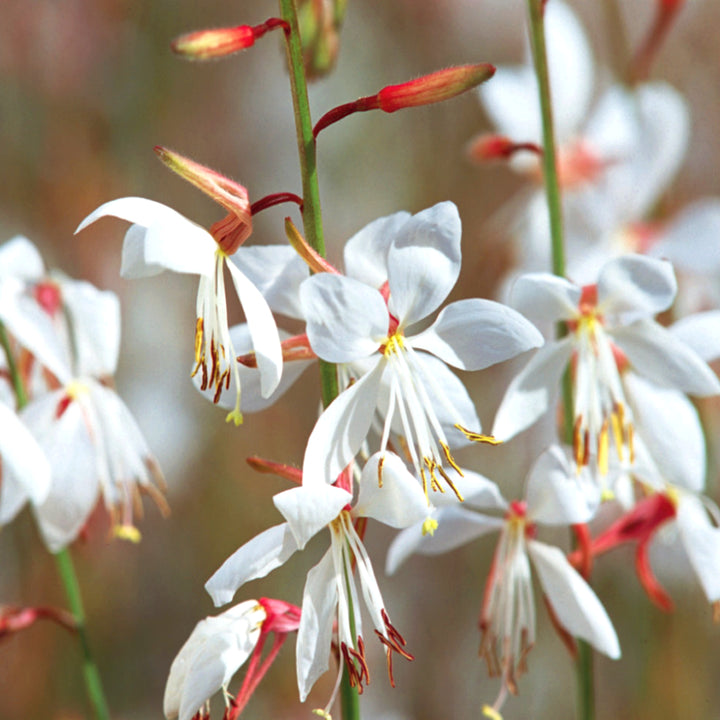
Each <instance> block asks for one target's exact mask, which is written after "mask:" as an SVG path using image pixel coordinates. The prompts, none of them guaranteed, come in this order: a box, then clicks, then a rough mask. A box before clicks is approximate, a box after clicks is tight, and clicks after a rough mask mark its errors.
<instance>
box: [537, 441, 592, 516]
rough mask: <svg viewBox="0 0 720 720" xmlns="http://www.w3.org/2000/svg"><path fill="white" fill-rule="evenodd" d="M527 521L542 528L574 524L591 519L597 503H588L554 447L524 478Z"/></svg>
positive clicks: (572, 473) (563, 453)
mask: <svg viewBox="0 0 720 720" xmlns="http://www.w3.org/2000/svg"><path fill="white" fill-rule="evenodd" d="M525 499H526V500H527V513H528V518H529V519H531V520H532V521H533V522H539V523H543V524H545V525H575V524H579V523H586V522H588V521H589V520H591V519H592V517H593V515H594V514H595V510H596V509H597V505H598V504H599V498H597V502H591V500H590V498H588V496H587V493H586V492H585V490H584V488H583V487H582V485H581V484H580V478H578V477H577V475H576V473H575V472H574V471H573V470H572V469H571V467H570V463H569V462H568V459H567V456H566V455H565V452H564V451H563V449H562V448H560V447H559V446H558V445H552V446H551V447H549V448H548V449H547V450H546V451H545V452H544V453H543V454H542V455H541V456H540V457H539V458H538V459H537V461H536V462H535V464H534V465H533V467H532V469H531V470H530V474H529V475H528V482H527V490H526V491H525Z"/></svg>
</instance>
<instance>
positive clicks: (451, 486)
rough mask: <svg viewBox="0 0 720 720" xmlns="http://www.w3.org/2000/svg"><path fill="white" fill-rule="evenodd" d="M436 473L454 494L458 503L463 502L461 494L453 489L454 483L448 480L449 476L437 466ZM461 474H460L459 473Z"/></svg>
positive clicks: (455, 488)
mask: <svg viewBox="0 0 720 720" xmlns="http://www.w3.org/2000/svg"><path fill="white" fill-rule="evenodd" d="M437 469H438V472H439V473H440V474H441V475H442V476H443V479H444V480H445V482H446V483H447V484H448V485H449V486H450V489H451V490H452V491H453V492H454V493H455V496H456V497H457V499H458V500H459V501H460V502H465V498H464V497H463V496H462V493H461V492H460V491H459V490H458V489H457V487H455V483H454V482H453V481H452V480H451V479H450V476H449V475H448V474H447V473H446V472H445V471H444V470H443V469H442V467H440V465H438V467H437ZM461 474H462V473H461Z"/></svg>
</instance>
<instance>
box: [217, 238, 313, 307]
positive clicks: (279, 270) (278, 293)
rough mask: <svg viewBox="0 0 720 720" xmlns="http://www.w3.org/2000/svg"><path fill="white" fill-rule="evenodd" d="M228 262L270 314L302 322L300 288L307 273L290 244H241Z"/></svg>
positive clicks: (305, 267)
mask: <svg viewBox="0 0 720 720" xmlns="http://www.w3.org/2000/svg"><path fill="white" fill-rule="evenodd" d="M229 259H230V262H231V263H233V264H235V265H237V267H238V268H240V271H241V272H242V273H243V275H245V277H247V278H248V279H249V280H250V282H251V283H252V284H253V285H254V286H255V287H256V288H257V289H258V290H259V291H260V294H261V295H262V296H263V297H264V298H265V301H266V302H267V304H268V305H269V306H270V309H271V310H272V311H273V312H276V313H280V314H281V315H286V316H287V317H291V318H298V319H303V314H302V310H301V308H300V285H301V284H302V283H303V281H304V280H307V278H308V277H309V275H310V272H309V270H308V267H307V265H306V264H305V262H304V261H303V260H302V258H301V257H300V256H299V255H298V254H297V253H296V252H295V250H293V248H292V247H290V245H250V246H246V245H241V246H240V247H239V248H238V249H237V251H236V252H235V254H234V255H232V256H231V257H230V258H229Z"/></svg>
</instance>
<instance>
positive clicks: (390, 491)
mask: <svg viewBox="0 0 720 720" xmlns="http://www.w3.org/2000/svg"><path fill="white" fill-rule="evenodd" d="M381 457H382V456H381V455H380V454H376V455H373V457H372V458H370V460H369V461H368V462H367V464H366V465H365V468H364V469H363V472H362V478H361V482H360V490H359V493H358V497H357V500H356V501H355V502H354V503H353V498H352V494H351V493H350V492H348V491H347V490H345V489H343V488H341V487H336V486H335V485H327V484H325V483H313V484H304V485H303V486H301V487H298V488H293V489H291V490H286V491H284V492H282V493H280V494H278V495H276V496H275V498H274V502H275V505H276V507H277V508H278V509H279V510H280V512H281V513H282V514H283V515H284V516H285V518H286V519H287V522H286V523H282V524H281V525H276V526H274V527H272V528H270V529H268V530H266V531H264V532H262V533H260V534H259V535H257V536H256V537H255V538H253V539H252V540H250V541H249V542H248V543H246V544H245V545H243V546H242V547H241V548H240V549H239V550H237V551H236V552H235V553H234V554H233V555H231V556H230V557H229V558H228V559H227V560H226V561H225V563H224V564H223V565H222V566H221V567H220V569H219V570H218V571H217V572H216V573H215V574H214V575H213V576H212V577H211V578H210V579H209V580H208V582H207V583H206V585H205V588H206V589H207V591H208V592H209V593H210V595H211V597H212V598H213V601H214V602H215V604H216V605H221V604H223V603H226V602H228V601H229V600H230V599H231V598H232V597H233V595H234V593H235V592H236V590H237V589H238V588H239V587H240V586H241V585H242V584H243V583H245V582H247V581H249V580H253V579H255V578H260V577H264V576H265V575H267V574H268V573H269V572H271V571H272V570H274V569H275V568H276V567H279V566H280V565H282V564H284V563H285V562H286V560H287V559H288V558H289V557H290V556H291V555H293V553H295V551H296V550H298V549H302V548H304V547H305V544H306V543H307V542H308V540H310V538H312V537H313V536H314V535H315V534H317V533H318V532H319V531H320V530H321V529H323V528H325V527H327V528H328V530H329V531H330V548H329V550H328V551H327V553H326V554H325V555H324V557H323V558H322V560H320V562H319V563H318V564H317V565H316V566H315V567H314V568H313V569H312V570H311V571H310V572H309V573H308V576H307V581H306V583H305V590H304V592H303V604H302V616H301V620H300V628H299V630H298V640H297V676H298V688H299V690H300V699H301V700H302V701H304V700H305V699H306V697H307V695H308V693H309V692H310V689H311V688H312V686H313V685H314V683H315V681H316V680H317V678H318V677H320V675H322V674H323V673H324V672H325V671H326V670H327V669H328V657H329V650H330V645H331V642H332V637H333V625H334V623H335V622H337V636H338V647H339V650H340V652H341V654H342V658H343V660H344V662H345V666H346V667H347V669H348V671H349V673H350V677H351V679H352V682H353V684H354V685H356V686H357V687H358V688H359V689H362V686H363V684H364V683H366V682H368V679H369V678H368V668H367V663H366V660H365V649H364V648H365V642H364V639H363V631H362V619H361V616H360V608H359V598H360V597H362V598H363V600H364V602H365V606H366V608H367V610H368V612H369V613H370V617H371V620H372V624H373V626H374V629H375V633H376V635H377V636H378V637H379V639H380V641H381V642H382V643H383V645H385V647H386V650H387V656H388V671H389V674H390V679H391V682H392V653H393V652H397V653H398V654H400V655H402V656H403V657H406V658H408V659H412V658H411V656H410V655H409V653H408V652H407V651H406V650H405V647H404V646H405V641H404V640H403V639H402V637H401V635H400V634H399V633H398V631H397V630H396V629H395V628H394V627H393V626H392V624H391V622H390V618H389V615H388V613H387V610H386V609H385V603H384V601H383V599H382V595H381V593H380V589H379V587H378V584H377V580H376V579H375V573H374V571H373V568H372V564H371V562H370V558H369V556H368V553H367V550H366V549H365V546H364V545H363V542H362V539H361V537H360V534H359V533H358V530H357V528H356V526H355V525H354V521H355V520H356V519H358V518H367V517H370V518H374V519H376V520H378V521H380V522H383V523H385V524H386V525H390V526H391V527H397V528H402V527H407V526H409V525H411V524H413V523H415V522H418V521H419V520H422V518H424V517H425V516H426V515H427V512H428V509H427V502H426V500H425V496H424V494H423V492H422V490H421V489H420V487H419V485H418V483H417V481H416V479H415V478H414V477H413V476H412V475H411V474H410V473H409V472H408V471H407V470H406V468H405V466H404V464H403V463H402V461H401V460H400V459H399V458H398V457H397V456H395V455H393V454H391V453H389V454H387V455H386V456H384V459H383V460H382V462H381ZM379 474H382V476H383V478H384V482H383V484H382V487H380V485H379V483H378V476H379ZM353 565H356V566H357V571H358V580H359V583H360V592H358V588H357V584H356V582H357V581H356V579H355V576H354V572H353ZM351 600H352V603H351ZM351 607H352V612H351V609H350V608H351ZM353 628H354V632H353Z"/></svg>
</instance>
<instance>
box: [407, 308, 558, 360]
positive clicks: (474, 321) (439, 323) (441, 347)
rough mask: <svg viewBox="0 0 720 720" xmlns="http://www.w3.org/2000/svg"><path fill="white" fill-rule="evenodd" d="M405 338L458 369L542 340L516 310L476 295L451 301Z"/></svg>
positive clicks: (505, 356) (512, 354) (502, 356)
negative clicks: (430, 321) (422, 328)
mask: <svg viewBox="0 0 720 720" xmlns="http://www.w3.org/2000/svg"><path fill="white" fill-rule="evenodd" d="M409 341H410V342H411V343H412V346H413V347H415V348H421V349H423V350H427V351H428V352H431V353H433V354H434V355H437V356H438V357H439V358H441V359H442V360H444V361H445V362H446V363H448V364H450V365H453V366H454V367H457V368H460V369H461V370H482V369H484V368H486V367H490V366H491V365H495V364H496V363H499V362H502V361H503V360H508V359H509V358H512V357H515V356H516V355H519V354H520V353H522V352H525V351H526V350H530V349H531V348H535V347H539V346H540V345H542V344H543V342H544V340H543V337H542V335H541V334H540V332H539V331H538V329H537V328H536V327H535V326H534V325H532V324H531V323H530V322H529V321H527V320H526V319H525V318H524V317H523V316H522V315H520V313H518V312H517V311H515V310H513V309H511V308H509V307H506V306H505V305H501V304H500V303H496V302H493V301H492V300H480V299H473V300H460V301H458V302H454V303H451V304H450V305H448V306H447V307H446V308H444V309H443V310H442V312H441V313H440V314H439V315H438V317H437V320H436V321H435V322H434V323H433V324H432V325H431V326H430V327H429V328H428V329H427V330H425V331H424V332H422V333H420V334H419V335H415V336H414V337H412V338H409Z"/></svg>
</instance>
